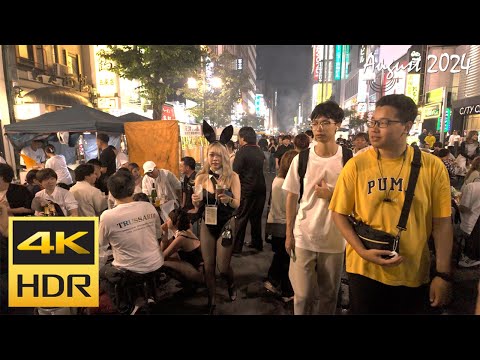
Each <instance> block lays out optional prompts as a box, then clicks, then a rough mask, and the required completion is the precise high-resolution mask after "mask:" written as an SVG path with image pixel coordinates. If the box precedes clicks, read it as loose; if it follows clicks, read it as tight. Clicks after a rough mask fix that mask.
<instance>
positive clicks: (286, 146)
mask: <svg viewBox="0 0 480 360" xmlns="http://www.w3.org/2000/svg"><path fill="white" fill-rule="evenodd" d="M280 138H281V142H282V144H281V145H279V146H278V148H277V151H276V152H275V163H276V165H275V167H276V169H277V170H278V169H279V167H280V160H282V156H283V154H285V153H286V152H287V151H288V150H294V146H293V144H292V143H290V141H291V139H292V138H291V136H290V135H283V137H282V136H281V137H280Z"/></svg>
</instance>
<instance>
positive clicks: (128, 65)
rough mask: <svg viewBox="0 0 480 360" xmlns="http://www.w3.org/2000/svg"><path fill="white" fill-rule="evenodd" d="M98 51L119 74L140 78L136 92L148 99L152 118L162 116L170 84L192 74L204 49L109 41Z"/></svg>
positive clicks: (195, 46)
mask: <svg viewBox="0 0 480 360" xmlns="http://www.w3.org/2000/svg"><path fill="white" fill-rule="evenodd" d="M99 55H100V56H101V58H103V59H105V60H108V61H111V62H112V66H111V69H110V70H111V71H113V72H115V73H116V74H118V75H119V76H120V77H122V78H125V79H129V80H134V79H136V80H138V81H140V83H141V84H142V85H141V86H140V88H139V89H138V90H139V95H140V96H141V97H143V98H144V99H146V100H147V101H149V102H150V103H151V106H152V109H153V119H161V118H162V107H163V104H164V103H165V101H166V99H167V96H168V95H170V94H172V93H173V92H174V91H175V88H174V87H173V86H172V84H175V83H176V82H179V81H181V80H182V79H186V78H187V77H189V76H193V75H194V74H195V73H196V72H197V71H198V69H199V67H200V64H201V59H202V57H203V56H205V55H206V51H205V50H203V49H202V48H201V46H200V45H108V46H107V49H103V50H101V51H100V52H99Z"/></svg>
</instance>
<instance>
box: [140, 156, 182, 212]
mask: <svg viewBox="0 0 480 360" xmlns="http://www.w3.org/2000/svg"><path fill="white" fill-rule="evenodd" d="M143 172H144V173H145V175H146V176H144V177H143V179H142V192H144V193H145V194H147V195H150V194H151V193H152V187H153V186H152V184H153V183H155V189H156V190H157V196H159V197H162V196H164V199H165V201H170V200H174V201H175V202H176V203H177V205H180V201H181V199H182V196H181V194H182V183H181V182H180V180H178V179H177V177H176V176H175V175H173V173H172V172H171V171H168V170H165V169H157V164H155V162H153V161H146V162H145V163H144V164H143Z"/></svg>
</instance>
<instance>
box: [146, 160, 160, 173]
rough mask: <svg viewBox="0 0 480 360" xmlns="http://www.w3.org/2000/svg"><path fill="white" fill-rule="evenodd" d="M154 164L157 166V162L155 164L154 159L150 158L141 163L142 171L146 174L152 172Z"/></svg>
mask: <svg viewBox="0 0 480 360" xmlns="http://www.w3.org/2000/svg"><path fill="white" fill-rule="evenodd" d="M156 166H157V164H155V162H154V161H151V160H149V161H145V162H144V163H143V172H144V173H145V174H147V173H149V172H152V171H153V170H154V169H155V167H156Z"/></svg>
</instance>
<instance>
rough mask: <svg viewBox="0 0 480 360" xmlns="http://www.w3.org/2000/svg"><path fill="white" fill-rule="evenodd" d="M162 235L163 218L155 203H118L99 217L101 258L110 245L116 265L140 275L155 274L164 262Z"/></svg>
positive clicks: (114, 264)
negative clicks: (161, 220) (160, 241)
mask: <svg viewBox="0 0 480 360" xmlns="http://www.w3.org/2000/svg"><path fill="white" fill-rule="evenodd" d="M161 236H162V229H161V227H160V217H159V216H158V213H157V210H155V207H154V206H153V205H152V204H150V203H147V202H145V201H132V202H129V203H126V204H118V205H117V206H116V207H115V208H113V209H110V210H105V211H104V212H103V213H102V215H101V216H100V226H99V244H100V259H102V258H105V257H106V255H105V254H108V252H107V249H108V245H109V244H110V245H111V247H112V254H113V258H114V260H113V262H112V265H113V266H117V267H119V268H121V269H127V270H130V271H133V272H136V273H139V274H146V273H149V272H152V271H155V270H157V269H158V268H160V267H161V266H162V265H163V262H164V260H163V254H162V251H161V249H160V245H159V242H158V239H160V238H161Z"/></svg>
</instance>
